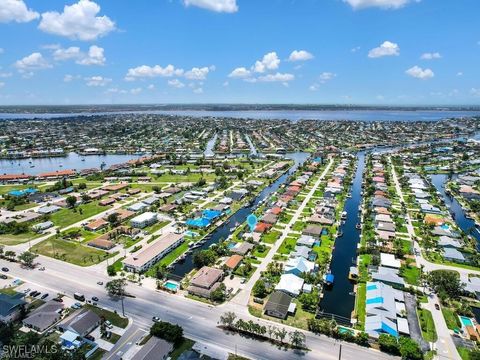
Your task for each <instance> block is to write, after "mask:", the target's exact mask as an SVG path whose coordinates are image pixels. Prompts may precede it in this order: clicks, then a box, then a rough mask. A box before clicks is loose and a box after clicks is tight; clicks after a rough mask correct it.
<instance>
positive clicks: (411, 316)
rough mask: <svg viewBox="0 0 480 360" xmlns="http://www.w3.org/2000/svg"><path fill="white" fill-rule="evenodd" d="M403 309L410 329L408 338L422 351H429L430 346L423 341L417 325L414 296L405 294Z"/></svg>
mask: <svg viewBox="0 0 480 360" xmlns="http://www.w3.org/2000/svg"><path fill="white" fill-rule="evenodd" d="M405 307H406V308H407V320H408V327H409V328H410V337H411V338H412V339H413V340H415V342H416V343H417V344H419V345H420V348H421V349H422V350H423V351H428V350H430V345H429V344H428V343H427V342H426V341H425V340H423V337H422V330H420V325H419V323H418V317H417V300H416V299H415V296H414V295H412V294H409V293H405Z"/></svg>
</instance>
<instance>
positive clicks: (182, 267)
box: [170, 152, 310, 277]
mask: <svg viewBox="0 0 480 360" xmlns="http://www.w3.org/2000/svg"><path fill="white" fill-rule="evenodd" d="M309 156H310V154H309V153H305V152H296V153H289V154H286V155H285V157H287V158H289V159H292V160H293V161H294V164H293V166H292V167H291V168H290V169H289V170H288V171H287V172H286V173H285V174H283V175H282V176H280V177H279V178H278V179H277V180H275V181H274V182H273V183H272V184H271V185H269V186H267V187H266V188H265V189H263V190H262V191H261V192H260V194H258V195H257V197H256V198H255V199H254V201H253V203H252V205H249V206H247V207H243V208H241V209H240V210H238V211H237V212H236V213H235V214H233V215H232V216H231V217H230V218H229V219H228V220H227V221H226V222H224V223H223V224H222V225H220V226H219V227H218V228H216V229H215V230H214V231H213V232H212V233H211V234H210V236H209V238H208V240H207V241H206V242H205V243H204V244H203V245H202V246H201V247H198V248H196V249H195V250H194V251H193V252H196V251H199V250H204V249H208V247H209V246H210V245H212V244H216V243H218V242H220V241H221V240H225V239H226V238H227V237H228V236H229V235H230V233H231V232H232V231H233V230H234V229H235V228H236V227H237V226H236V225H235V224H237V223H238V224H242V223H244V222H245V221H246V219H247V217H248V215H250V214H251V213H252V212H253V211H254V210H255V208H256V207H257V205H258V204H259V203H260V202H261V201H262V200H264V199H266V198H268V197H269V196H270V195H271V194H273V193H274V192H275V191H277V190H278V188H279V187H280V186H281V185H282V184H284V183H285V182H286V181H287V180H288V177H289V176H290V175H292V174H293V173H294V172H295V171H296V170H297V169H298V167H299V166H300V165H301V164H303V163H304V162H305V161H306V160H307V159H308V157H309ZM192 255H193V254H190V255H188V256H187V257H186V258H185V261H184V262H182V263H177V264H176V265H175V266H174V268H173V269H172V270H171V271H170V273H171V275H174V277H184V276H185V275H186V274H188V273H189V272H190V271H192V270H193V268H194V267H195V266H194V265H193V256H192Z"/></svg>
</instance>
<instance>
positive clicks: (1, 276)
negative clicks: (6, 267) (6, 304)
mask: <svg viewBox="0 0 480 360" xmlns="http://www.w3.org/2000/svg"><path fill="white" fill-rule="evenodd" d="M0 279H3V280H6V279H8V276H7V275H4V274H2V275H0Z"/></svg>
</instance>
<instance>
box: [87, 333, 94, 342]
mask: <svg viewBox="0 0 480 360" xmlns="http://www.w3.org/2000/svg"><path fill="white" fill-rule="evenodd" d="M85 339H88V340H90V341H95V338H94V337H93V336H92V335H90V334H89V335H85Z"/></svg>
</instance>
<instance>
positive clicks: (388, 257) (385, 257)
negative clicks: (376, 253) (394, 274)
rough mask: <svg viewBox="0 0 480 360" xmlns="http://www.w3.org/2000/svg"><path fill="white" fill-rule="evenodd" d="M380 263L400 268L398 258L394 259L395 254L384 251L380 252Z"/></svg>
mask: <svg viewBox="0 0 480 360" xmlns="http://www.w3.org/2000/svg"><path fill="white" fill-rule="evenodd" d="M380 264H381V265H382V266H385V267H388V268H393V269H400V267H401V265H402V264H401V262H400V260H397V259H395V255H393V254H386V253H380Z"/></svg>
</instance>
